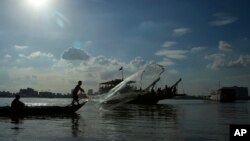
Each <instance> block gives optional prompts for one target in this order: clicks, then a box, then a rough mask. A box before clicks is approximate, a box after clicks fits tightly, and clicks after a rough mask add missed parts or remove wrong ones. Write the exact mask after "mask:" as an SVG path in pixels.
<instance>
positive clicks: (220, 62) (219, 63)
mask: <svg viewBox="0 0 250 141" xmlns="http://www.w3.org/2000/svg"><path fill="white" fill-rule="evenodd" d="M204 58H205V59H207V60H212V63H210V64H208V65H207V68H209V69H212V70H219V69H221V68H237V67H247V66H249V64H250V55H240V56H239V58H238V59H236V60H231V61H228V60H226V59H225V54H221V53H218V54H211V55H206V56H205V57H204Z"/></svg>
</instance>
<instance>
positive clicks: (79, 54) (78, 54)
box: [62, 47, 90, 61]
mask: <svg viewBox="0 0 250 141" xmlns="http://www.w3.org/2000/svg"><path fill="white" fill-rule="evenodd" d="M62 58H63V59H65V60H85V61H86V60H89V58H90V56H89V55H88V54H87V53H86V52H85V51H84V50H82V49H77V48H73V47H71V48H69V49H68V50H65V51H64V52H63V55H62Z"/></svg>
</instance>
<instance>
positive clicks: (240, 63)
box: [228, 55, 250, 67]
mask: <svg viewBox="0 0 250 141" xmlns="http://www.w3.org/2000/svg"><path fill="white" fill-rule="evenodd" d="M249 64H250V55H240V57H239V58H238V59H237V60H234V61H230V62H229V63H228V67H246V66H248V65H249Z"/></svg>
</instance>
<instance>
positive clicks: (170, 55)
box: [155, 50, 188, 59]
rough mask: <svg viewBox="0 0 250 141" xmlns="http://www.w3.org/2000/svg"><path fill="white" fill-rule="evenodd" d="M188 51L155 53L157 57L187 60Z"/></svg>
mask: <svg viewBox="0 0 250 141" xmlns="http://www.w3.org/2000/svg"><path fill="white" fill-rule="evenodd" d="M186 53H188V51H187V50H159V51H157V52H156V53H155V55H157V56H165V57H167V58H172V59H185V58H186V57H187V56H186Z"/></svg>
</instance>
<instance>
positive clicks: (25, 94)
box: [19, 88, 38, 97]
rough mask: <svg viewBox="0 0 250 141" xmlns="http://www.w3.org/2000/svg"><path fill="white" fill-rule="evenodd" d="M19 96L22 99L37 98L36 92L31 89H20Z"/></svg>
mask: <svg viewBox="0 0 250 141" xmlns="http://www.w3.org/2000/svg"><path fill="white" fill-rule="evenodd" d="M19 95H20V96H22V97H36V96H38V91H35V90H34V89H32V88H27V89H20V90H19Z"/></svg>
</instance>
